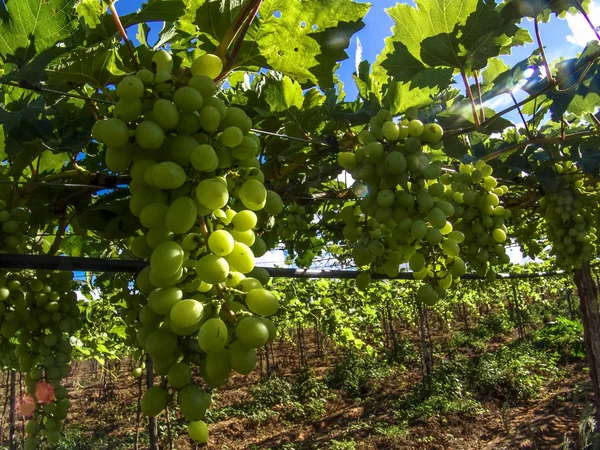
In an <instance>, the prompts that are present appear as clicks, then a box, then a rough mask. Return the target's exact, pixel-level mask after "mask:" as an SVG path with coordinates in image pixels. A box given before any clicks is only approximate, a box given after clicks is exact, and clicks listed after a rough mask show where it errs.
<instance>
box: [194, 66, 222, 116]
mask: <svg viewBox="0 0 600 450" xmlns="http://www.w3.org/2000/svg"><path fill="white" fill-rule="evenodd" d="M188 86H189V87H191V88H194V89H196V90H197V91H198V92H200V95H202V98H203V99H207V98H209V97H212V96H213V95H215V94H216V93H217V85H216V84H215V82H214V81H213V80H212V78H210V77H207V76H206V75H195V76H193V77H192V78H190V81H188ZM219 120H221V118H220V117H219Z"/></svg>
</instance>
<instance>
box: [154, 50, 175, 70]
mask: <svg viewBox="0 0 600 450" xmlns="http://www.w3.org/2000/svg"><path fill="white" fill-rule="evenodd" d="M152 62H153V63H154V64H156V69H157V70H164V71H166V72H171V71H172V70H173V57H172V56H171V54H170V53H169V52H168V51H166V50H159V51H157V52H156V53H154V55H152Z"/></svg>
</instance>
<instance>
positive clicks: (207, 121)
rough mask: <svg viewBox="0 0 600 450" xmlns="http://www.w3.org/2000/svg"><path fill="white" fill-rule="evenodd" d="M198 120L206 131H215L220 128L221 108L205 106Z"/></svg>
mask: <svg viewBox="0 0 600 450" xmlns="http://www.w3.org/2000/svg"><path fill="white" fill-rule="evenodd" d="M198 120H199V121H200V126H201V127H202V129H203V130H204V131H207V132H209V133H213V132H215V131H217V130H218V129H219V123H221V115H220V114H219V110H218V109H217V108H215V107H214V106H205V107H204V108H202V110H201V111H200V112H199V113H198ZM238 130H239V128H238Z"/></svg>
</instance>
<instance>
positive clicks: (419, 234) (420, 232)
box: [410, 219, 443, 240]
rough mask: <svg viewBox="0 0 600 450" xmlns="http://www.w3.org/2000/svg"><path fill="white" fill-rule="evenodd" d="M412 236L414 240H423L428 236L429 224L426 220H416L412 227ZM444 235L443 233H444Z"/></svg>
mask: <svg viewBox="0 0 600 450" xmlns="http://www.w3.org/2000/svg"><path fill="white" fill-rule="evenodd" d="M410 234H411V235H412V237H413V239H417V240H418V239H423V238H424V237H425V236H426V235H427V224H426V223H425V221H424V220H420V219H418V220H415V221H414V222H412V224H411V226H410ZM442 234H443V233H442Z"/></svg>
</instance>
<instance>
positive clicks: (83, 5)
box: [75, 0, 106, 28]
mask: <svg viewBox="0 0 600 450" xmlns="http://www.w3.org/2000/svg"><path fill="white" fill-rule="evenodd" d="M75 10H76V11H77V14H78V15H79V17H81V18H82V19H83V22H84V23H85V24H86V25H87V26H88V27H90V28H95V27H96V26H98V25H100V23H101V20H100V18H101V17H102V16H103V15H105V14H106V7H105V6H104V3H103V2H99V1H98V0H80V1H79V3H77V5H76V6H75Z"/></svg>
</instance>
